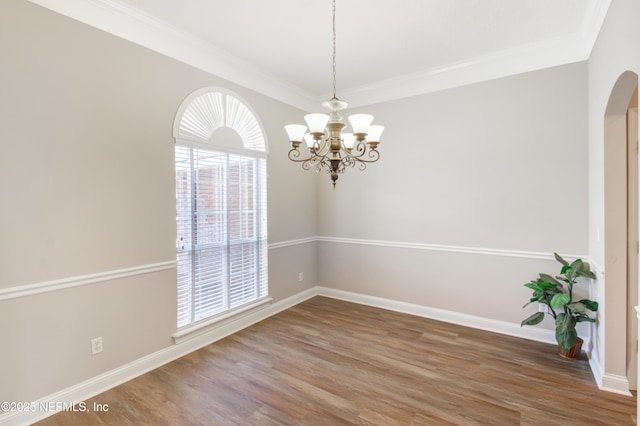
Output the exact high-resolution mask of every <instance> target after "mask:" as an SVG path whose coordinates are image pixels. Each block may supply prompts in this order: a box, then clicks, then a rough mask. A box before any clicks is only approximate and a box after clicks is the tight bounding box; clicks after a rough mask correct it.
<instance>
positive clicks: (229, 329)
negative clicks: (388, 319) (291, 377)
mask: <svg viewBox="0 0 640 426" xmlns="http://www.w3.org/2000/svg"><path fill="white" fill-rule="evenodd" d="M316 294H317V291H316V289H315V288H314V289H310V290H306V291H303V292H301V293H298V294H296V295H294V296H292V297H289V298H287V299H284V300H281V301H279V302H275V303H272V304H269V305H267V306H265V307H263V308H261V309H257V310H253V311H251V312H248V313H246V314H244V315H240V316H238V317H234V318H233V319H231V320H229V321H226V322H222V323H220V324H218V325H216V326H214V327H212V328H211V329H209V330H206V331H203V332H201V333H199V334H197V335H196V336H194V337H193V338H191V339H186V340H184V341H182V342H181V343H180V344H176V345H173V346H169V347H167V348H164V349H161V350H159V351H157V352H154V353H152V354H149V355H147V356H145V357H142V358H139V359H137V360H135V361H132V362H130V363H128V364H125V365H122V366H120V367H118V368H115V369H113V370H110V371H107V372H106V373H103V374H100V375H98V376H96V377H92V378H91V379H88V380H85V381H84V382H81V383H78V384H76V385H74V386H71V387H68V388H66V389H63V390H61V391H59V392H56V393H54V394H51V395H47V396H46V397H44V398H41V399H40V400H38V401H35V402H33V403H32V404H33V407H35V408H36V409H35V410H33V411H28V412H24V411H20V412H18V411H14V412H7V413H4V414H2V415H0V425H11V426H14V425H16V426H17V425H29V424H32V423H34V422H37V421H39V420H42V419H44V418H45V417H48V416H50V415H53V414H54V413H55V411H46V410H45V411H40V410H39V409H38V408H39V407H56V406H60V405H61V404H66V405H65V406H69V405H70V404H72V403H73V404H77V403H80V402H82V401H85V400H87V399H89V398H93V397H94V396H96V395H99V394H101V393H102V392H105V391H107V390H109V389H111V388H113V387H115V386H118V385H120V384H122V383H124V382H127V381H129V380H131V379H134V378H136V377H138V376H140V375H142V374H145V373H147V372H149V371H151V370H153V369H155V368H158V367H160V366H162V365H164V364H166V363H168V362H171V361H173V360H175V359H178V358H180V357H182V356H184V355H187V354H189V353H191V352H193V351H195V350H198V349H200V348H202V347H204V346H207V345H209V344H211V343H213V342H215V341H217V340H220V339H223V338H224V337H227V336H229V335H231V334H233V333H236V332H238V331H240V330H242V329H244V328H247V327H249V326H251V325H253V324H255V323H257V322H259V321H262V320H264V319H267V318H269V317H270V316H273V315H275V314H277V313H278V312H281V311H283V310H285V309H288V308H290V307H292V306H295V305H297V304H299V303H301V302H303V301H305V300H307V299H309V298H311V297H313V296H315V295H316ZM56 404H58V405H56Z"/></svg>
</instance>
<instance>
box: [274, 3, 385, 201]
mask: <svg viewBox="0 0 640 426" xmlns="http://www.w3.org/2000/svg"><path fill="white" fill-rule="evenodd" d="M322 106H324V107H325V108H327V109H329V111H330V113H329V115H327V114H319V113H318V114H307V115H305V116H304V119H305V121H306V122H307V126H309V133H306V132H307V127H306V126H302V125H297V124H289V125H287V126H285V130H286V131H287V135H288V136H289V142H290V143H291V149H290V150H289V154H288V156H289V159H290V160H291V161H294V162H296V163H302V168H303V169H304V170H309V169H311V168H314V169H315V170H316V171H317V172H319V171H321V170H324V171H326V172H327V173H328V174H329V176H331V183H332V184H333V188H334V189H335V187H336V181H337V180H338V176H339V173H344V171H345V170H346V169H347V167H352V168H355V167H357V168H358V169H360V170H364V169H366V168H367V164H369V163H375V162H376V161H378V159H379V158H380V153H379V152H378V150H377V148H378V143H379V142H380V134H381V133H382V129H384V127H382V126H372V125H371V122H372V121H373V115H370V114H353V115H351V116H349V123H351V128H352V130H353V133H342V130H343V129H344V127H345V126H346V124H345V123H344V122H343V121H342V117H341V116H340V111H342V110H343V109H345V108H347V107H348V106H349V104H347V103H346V102H345V101H342V100H340V99H338V97H337V96H336V0H333V98H331V99H329V100H328V101H325V102H323V103H322ZM367 136H368V137H367ZM303 139H304V141H305V143H306V145H307V147H308V156H305V157H303V156H302V155H301V151H300V149H299V148H300V145H301V144H302V140H303Z"/></svg>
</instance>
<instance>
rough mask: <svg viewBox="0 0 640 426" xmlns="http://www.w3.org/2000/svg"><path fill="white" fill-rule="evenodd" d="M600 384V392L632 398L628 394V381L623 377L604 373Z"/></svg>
mask: <svg viewBox="0 0 640 426" xmlns="http://www.w3.org/2000/svg"><path fill="white" fill-rule="evenodd" d="M600 383H601V385H600V390H603V391H607V392H613V393H618V394H620V395H626V396H632V394H631V392H629V380H627V378H626V377H625V376H619V375H617V374H609V373H604V375H602V381H601V382H600Z"/></svg>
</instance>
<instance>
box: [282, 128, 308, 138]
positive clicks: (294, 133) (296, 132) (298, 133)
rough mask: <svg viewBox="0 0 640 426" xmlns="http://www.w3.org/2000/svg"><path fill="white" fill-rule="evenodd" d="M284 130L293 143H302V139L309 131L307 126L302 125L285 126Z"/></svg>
mask: <svg viewBox="0 0 640 426" xmlns="http://www.w3.org/2000/svg"><path fill="white" fill-rule="evenodd" d="M284 129H285V130H286V131H287V135H289V140H290V141H291V142H302V138H303V136H304V134H305V132H306V131H307V126H303V125H301V124H289V125H286V126H284Z"/></svg>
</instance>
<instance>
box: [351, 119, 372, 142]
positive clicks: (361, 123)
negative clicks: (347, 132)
mask: <svg viewBox="0 0 640 426" xmlns="http://www.w3.org/2000/svg"><path fill="white" fill-rule="evenodd" d="M372 121H373V115H371V114H353V115H350V116H349V123H351V129H353V133H355V134H356V135H366V134H367V133H368V132H369V126H370V125H371V122H372ZM360 140H361V139H360Z"/></svg>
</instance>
